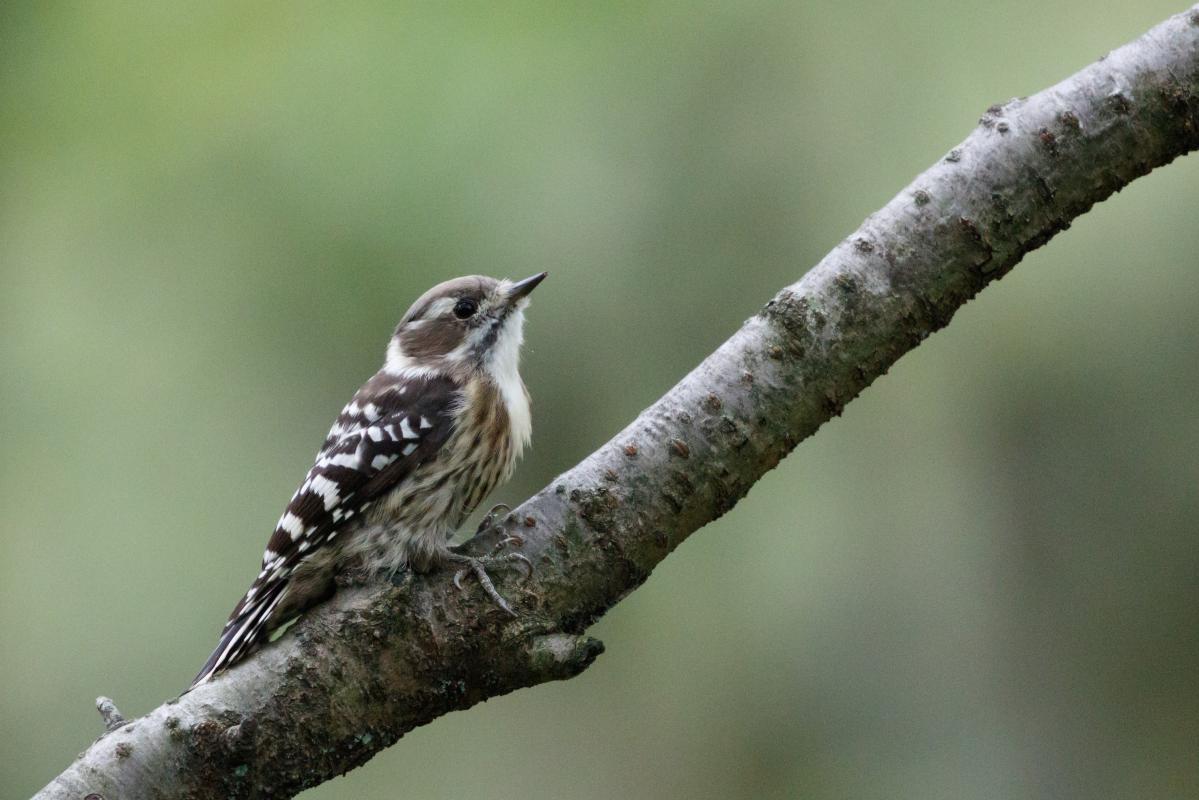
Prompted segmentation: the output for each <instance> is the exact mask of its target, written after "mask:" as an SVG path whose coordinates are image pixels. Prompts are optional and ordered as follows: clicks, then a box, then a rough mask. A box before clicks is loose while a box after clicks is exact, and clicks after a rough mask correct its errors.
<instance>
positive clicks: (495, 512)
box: [475, 503, 512, 536]
mask: <svg viewBox="0 0 1199 800" xmlns="http://www.w3.org/2000/svg"><path fill="white" fill-rule="evenodd" d="M511 513H512V506H510V505H508V504H507V503H496V504H495V505H494V506H492V507H491V509H490V510H489V511H488V512H487V513H486V514H484V515H483V520H482V521H481V522H480V523H479V527H478V529H477V530H476V531H475V535H476V536H478V535H479V534H481V533H486V532H487V531H489V530H491V529H492V528H495V527H497V525H496V520H497V519H498V518H499V517H502V516H504V515H506V514H511Z"/></svg>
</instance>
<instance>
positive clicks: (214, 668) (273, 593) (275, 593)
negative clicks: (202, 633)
mask: <svg viewBox="0 0 1199 800" xmlns="http://www.w3.org/2000/svg"><path fill="white" fill-rule="evenodd" d="M264 578H265V576H259V579H258V580H256V581H254V584H253V585H252V586H250V589H249V591H247V592H246V594H245V596H244V597H242V599H241V600H240V601H239V602H238V604H237V606H236V607H235V608H234V609H233V613H232V614H230V615H229V621H228V622H226V623H225V627H224V629H223V630H222V631H221V639H220V641H219V642H217V646H216V649H215V650H213V651H212V655H210V656H209V657H208V660H207V661H205V662H204V666H203V667H202V668H201V669H200V672H199V673H198V674H197V675H196V677H195V678H194V679H193V680H192V682H191V686H189V687H188V689H189V690H190V689H194V688H195V687H196V686H198V685H200V684H201V683H204V682H205V681H206V680H208V679H209V678H211V677H212V676H213V675H215V674H216V673H217V672H220V671H221V670H223V669H227V668H228V667H231V666H233V665H234V664H236V663H237V662H238V661H241V660H242V659H243V658H245V657H246V656H248V655H249V654H250V653H252V652H254V651H255V650H257V649H258V647H259V646H260V645H261V644H262V643H263V641H265V640H266V638H267V635H268V634H269V633H270V631H269V630H268V628H267V622H268V621H269V620H270V618H271V613H272V612H273V611H274V610H275V607H276V606H278V605H279V601H281V600H282V599H283V596H284V593H285V591H286V589H287V582H286V581H280V580H273V581H272V580H264Z"/></svg>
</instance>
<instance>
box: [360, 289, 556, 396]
mask: <svg viewBox="0 0 1199 800" xmlns="http://www.w3.org/2000/svg"><path fill="white" fill-rule="evenodd" d="M545 276H546V273H544V272H539V273H538V274H536V275H533V276H531V277H528V278H525V279H524V280H523V281H510V280H498V279H496V278H488V277H486V276H483V275H468V276H466V277H464V278H454V279H453V280H449V281H446V282H445V283H439V284H437V285H436V286H434V287H433V288H432V289H430V290H429V291H427V292H425V293H424V294H423V295H421V296H420V298H419V299H418V300H417V301H416V302H415V303H413V304H412V307H411V308H409V309H408V313H407V314H405V315H404V318H403V319H401V320H400V324H399V325H398V326H396V331H395V335H393V336H392V337H391V343H390V344H389V345H388V348H387V361H386V363H385V364H384V367H383V368H384V369H385V370H387V371H388V372H391V373H395V374H407V375H411V376H417V375H422V374H453V375H462V376H466V375H469V374H470V373H472V372H475V371H478V370H487V371H489V372H492V373H494V374H507V373H509V372H511V373H515V371H516V368H517V364H518V361H519V358H520V345H521V342H522V341H523V340H524V321H525V318H524V309H525V308H526V307H527V306H528V304H529V293H530V292H532V291H533V289H535V288H536V287H537V284H539V283H541V281H542V280H543V279H544V278H545Z"/></svg>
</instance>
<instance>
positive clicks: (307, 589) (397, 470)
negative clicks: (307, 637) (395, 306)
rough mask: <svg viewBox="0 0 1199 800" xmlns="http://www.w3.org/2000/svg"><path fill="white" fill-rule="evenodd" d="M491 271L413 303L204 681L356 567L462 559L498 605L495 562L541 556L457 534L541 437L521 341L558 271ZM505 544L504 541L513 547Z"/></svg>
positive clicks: (422, 568) (333, 432)
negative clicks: (536, 300)
mask: <svg viewBox="0 0 1199 800" xmlns="http://www.w3.org/2000/svg"><path fill="white" fill-rule="evenodd" d="M545 276H546V273H544V272H541V273H538V274H537V275H533V276H531V277H529V278H525V279H524V280H522V281H516V282H512V281H509V280H497V279H495V278H488V277H484V276H481V275H471V276H467V277H464V278H455V279H454V280H450V281H446V282H445V283H441V284H438V285H437V286H434V287H433V288H432V289H430V290H429V291H427V292H425V294H423V295H422V296H421V297H420V299H418V300H417V301H416V302H415V303H413V304H412V307H411V308H410V309H408V313H406V314H405V315H404V317H403V319H401V320H400V324H399V325H398V326H397V327H396V329H395V333H394V335H393V336H392V337H391V341H390V342H389V344H388V346H387V357H386V359H385V361H384V363H383V368H382V369H380V370H379V371H378V372H377V373H375V375H374V376H373V377H372V378H371V379H370V380H368V381H367V382H366V383H365V384H363V385H362V388H360V389H359V390H358V392H357V393H356V394H355V395H354V398H353V399H352V400H351V401H350V402H349V404H348V405H346V407H345V408H343V409H342V411H341V414H340V415H339V416H338V417H337V420H336V421H335V422H334V423H333V427H332V428H331V429H330V430H329V435H328V436H327V437H326V438H325V442H324V444H323V445H322V446H321V449H320V452H318V453H317V456H316V463H315V464H314V465H313V466H312V469H310V470H309V471H308V475H307V477H305V478H304V482H303V483H302V484H300V488H299V489H297V490H296V493H295V494H294V495H293V496H292V498H291V502H290V503H288V505H287V510H286V511H284V512H283V516H282V517H281V518H280V519H279V523H278V525H276V527H275V532H274V533H273V534H272V535H271V538H270V541H269V542H268V543H267V547H266V552H264V553H263V555H262V571H261V572H259V573H258V577H257V579H255V581H254V583H253V584H252V585H251V586H250V588H249V590H248V591H247V592H246V593H245V596H243V597H242V599H241V601H240V602H239V603H238V604H237V606H236V607H235V608H234V609H233V613H232V614H230V615H229V621H228V622H226V623H225V627H224V630H223V631H222V632H221V638H220V642H219V643H218V644H217V646H216V649H215V650H214V651H213V652H212V655H211V656H209V657H208V661H207V662H206V663H205V664H204V667H203V669H201V670H200V673H199V674H198V675H197V676H196V677H195V680H193V681H192V686H193V687H195V686H196V685H198V684H200V683H203V682H204V681H206V680H208V679H209V678H211V677H212V675H214V674H215V673H217V672H219V671H220V670H223V669H225V668H227V667H229V666H230V665H232V664H235V663H237V662H238V661H240V660H242V659H244V658H245V657H246V656H248V655H249V654H250V653H252V652H254V651H255V650H256V649H258V647H260V646H261V645H262V643H263V642H264V641H266V640H267V639H268V638H269V637H270V635H271V633H272V632H273V631H276V630H278V629H279V628H281V627H283V626H284V625H286V624H288V623H289V622H291V621H292V620H294V619H295V618H296V617H297V616H298V615H299V614H301V613H302V612H304V611H305V610H307V609H309V608H311V607H312V606H314V605H316V604H317V603H319V602H321V601H322V600H325V599H326V598H328V597H329V596H330V595H331V594H332V592H333V590H334V578H335V576H336V574H337V573H338V572H339V571H340V570H341V569H342V568H344V567H346V566H348V565H353V566H355V567H360V568H365V570H366V571H367V572H368V573H369V574H381V575H387V576H394V575H395V573H396V572H398V571H399V570H401V569H405V568H407V569H411V570H414V571H417V572H428V571H430V570H432V569H435V568H437V567H439V566H444V565H447V564H454V565H458V566H459V567H460V569H459V570H458V572H457V573H456V574H455V576H454V583H455V585H457V586H458V587H459V588H461V579H462V577H463V576H464V575H465V574H467V572H472V573H474V575H475V576H476V577H477V578H478V580H479V583H480V585H481V586H482V587H483V589H484V590H485V591H486V592H487V594H488V595H489V596H490V597H491V599H492V600H493V601H495V602H496V603H497V604H498V605H499V606H500V607H501V608H503V609H504V610H505V611H507V612H508V613H510V614H513V615H515V612H514V611H513V610H512V608H511V607H510V606H509V605H508V603H507V602H506V601H505V600H504V598H503V597H501V596H500V594H499V593H498V592H497V591H496V590H495V587H494V586H493V585H492V583H491V580H490V579H489V577H488V575H487V567H494V566H499V565H501V564H515V565H519V566H522V567H524V568H526V569H528V570H529V571H531V570H532V564H530V563H529V561H528V559H526V558H525V557H524V556H522V555H520V554H519V553H505V554H501V555H492V556H487V557H484V558H472V557H470V556H466V555H462V554H459V553H455V552H453V551H452V550H450V549H449V544H448V542H449V537H450V536H451V535H452V534H453V533H454V531H455V530H456V529H457V528H458V527H459V526H460V525H461V524H462V522H463V521H464V520H465V519H466V517H467V515H469V514H470V512H471V511H473V510H474V509H475V507H476V506H478V505H479V503H480V502H482V500H483V498H484V497H486V496H487V495H488V494H489V493H490V492H491V491H492V490H493V489H494V488H495V487H496V486H497V485H499V484H500V483H501V482H503V481H505V480H507V479H508V477H509V476H510V475H511V474H512V470H513V468H514V467H515V466H516V460H517V459H518V458H519V457H520V454H521V452H522V451H523V450H524V449H525V447H526V446H527V445H528V443H529V438H530V435H531V433H532V421H531V417H530V415H529V394H528V392H527V390H526V389H525V385H524V382H523V381H522V380H521V378H520V372H519V361H520V347H521V343H522V342H523V340H524V321H525V318H524V311H525V308H526V307H527V306H528V304H529V293H530V292H532V291H533V289H534V288H536V287H537V285H538V284H539V283H541V281H542V280H543V279H544V278H545ZM510 541H514V540H505V542H503V543H501V544H504V543H510Z"/></svg>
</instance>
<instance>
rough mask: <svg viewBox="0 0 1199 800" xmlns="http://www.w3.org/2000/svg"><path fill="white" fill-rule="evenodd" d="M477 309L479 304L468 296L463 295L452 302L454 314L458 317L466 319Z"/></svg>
mask: <svg viewBox="0 0 1199 800" xmlns="http://www.w3.org/2000/svg"><path fill="white" fill-rule="evenodd" d="M478 310H479V304H478V303H476V302H475V301H474V300H471V299H470V298H469V297H464V298H462V299H461V300H459V301H458V302H457V303H455V304H454V316H455V317H457V318H458V319H466V318H467V317H471V316H474V313H475V312H476V311H478Z"/></svg>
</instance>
